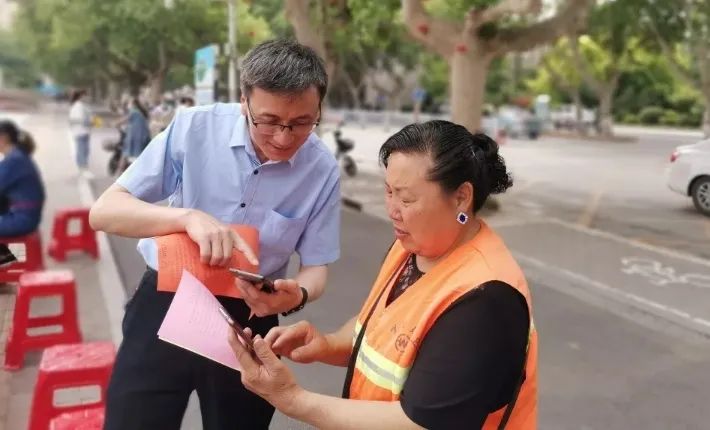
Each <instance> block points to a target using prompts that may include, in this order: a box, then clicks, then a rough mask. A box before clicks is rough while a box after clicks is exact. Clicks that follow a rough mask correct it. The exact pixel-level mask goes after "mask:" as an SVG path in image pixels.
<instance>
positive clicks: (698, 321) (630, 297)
mask: <svg viewBox="0 0 710 430" xmlns="http://www.w3.org/2000/svg"><path fill="white" fill-rule="evenodd" d="M514 255H515V257H516V258H517V259H518V260H519V261H521V262H523V263H526V264H529V265H531V266H534V267H536V268H538V269H541V270H547V271H550V272H554V273H557V275H561V276H564V277H567V278H570V279H572V280H575V281H577V282H580V283H582V284H586V285H588V286H590V287H592V288H595V289H597V290H600V291H605V292H607V293H610V294H612V295H615V296H617V297H620V298H622V299H626V301H630V302H632V303H634V304H636V305H637V306H638V305H643V306H644V307H646V308H652V309H656V310H658V311H660V312H662V313H666V314H669V315H673V316H675V317H677V318H680V319H681V320H683V321H684V322H686V323H691V326H697V325H704V326H707V327H710V321H706V320H704V319H702V318H699V317H695V316H693V315H691V314H689V313H687V312H685V311H682V310H680V309H677V308H674V307H672V306H667V305H664V304H661V303H658V302H655V301H653V300H649V299H646V298H644V297H641V296H638V295H636V294H633V293H628V292H626V291H622V290H619V289H617V288H614V287H612V286H610V285H607V284H605V283H603V282H599V281H597V280H595V279H592V278H589V277H587V276H585V275H582V274H581V273H577V272H573V271H571V270H567V269H563V268H561V267H556V266H552V265H550V264H547V263H544V262H542V261H540V260H538V259H536V258H534V257H530V256H527V255H524V254H521V253H518V252H515V253H514ZM703 331H705V329H703Z"/></svg>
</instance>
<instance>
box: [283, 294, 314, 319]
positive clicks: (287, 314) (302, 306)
mask: <svg viewBox="0 0 710 430" xmlns="http://www.w3.org/2000/svg"><path fill="white" fill-rule="evenodd" d="M301 293H303V299H301V303H299V305H298V306H296V307H295V308H293V309H291V310H290V311H286V312H282V313H281V315H283V316H285V317H287V316H289V315H291V314H293V313H296V312H298V311H300V310H301V309H303V308H305V307H306V303H308V290H307V289H305V288H303V287H301Z"/></svg>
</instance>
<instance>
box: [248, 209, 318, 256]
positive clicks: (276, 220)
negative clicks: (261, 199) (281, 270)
mask: <svg viewBox="0 0 710 430" xmlns="http://www.w3.org/2000/svg"><path fill="white" fill-rule="evenodd" d="M306 221H307V219H306V217H302V218H289V217H287V216H285V215H281V214H280V213H278V212H276V211H275V210H270V211H268V212H267V213H266V219H265V222H264V224H263V227H262V229H261V231H260V232H259V235H260V242H261V252H260V254H261V255H262V256H264V257H272V256H290V255H291V254H293V252H294V251H295V249H296V244H297V243H298V239H300V238H301V234H302V233H303V230H304V229H305V226H306Z"/></svg>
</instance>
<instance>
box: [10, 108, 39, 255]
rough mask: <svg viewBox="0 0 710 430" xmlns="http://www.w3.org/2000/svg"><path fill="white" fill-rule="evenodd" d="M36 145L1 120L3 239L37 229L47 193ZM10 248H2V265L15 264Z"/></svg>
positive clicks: (13, 125)
mask: <svg viewBox="0 0 710 430" xmlns="http://www.w3.org/2000/svg"><path fill="white" fill-rule="evenodd" d="M34 149H35V143H34V141H33V139H32V137H31V136H30V135H29V134H28V133H26V132H22V131H20V129H18V128H17V126H16V125H15V124H14V123H12V122H11V121H0V154H2V156H3V158H2V160H1V161H0V237H13V236H22V235H25V234H28V233H32V232H33V231H35V230H37V227H39V223H40V221H41V219H42V208H43V207H44V200H45V192H44V185H43V183H42V177H41V176H40V173H39V169H37V166H36V165H35V163H34V161H32V158H31V155H32V153H33V152H34ZM13 261H15V260H14V256H13V255H12V253H11V252H10V250H9V249H8V248H7V246H4V245H3V246H0V266H2V265H5V264H9V263H12V262H13Z"/></svg>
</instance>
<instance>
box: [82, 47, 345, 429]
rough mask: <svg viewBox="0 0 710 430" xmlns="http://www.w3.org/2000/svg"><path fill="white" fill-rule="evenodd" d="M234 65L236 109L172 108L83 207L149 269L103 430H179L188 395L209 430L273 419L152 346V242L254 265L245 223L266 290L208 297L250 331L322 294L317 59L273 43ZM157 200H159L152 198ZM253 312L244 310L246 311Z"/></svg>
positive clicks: (206, 373) (329, 238) (323, 157)
mask: <svg viewBox="0 0 710 430" xmlns="http://www.w3.org/2000/svg"><path fill="white" fill-rule="evenodd" d="M242 69H243V70H242V93H243V95H242V99H241V103H240V104H216V105H210V106H200V107H195V108H191V109H187V110H184V111H182V112H181V113H179V114H178V115H176V117H175V119H174V120H173V122H172V123H171V124H170V126H169V127H168V128H167V129H166V130H165V131H163V132H162V133H160V134H159V135H158V136H156V138H155V139H154V140H153V141H152V142H151V143H150V145H149V146H148V147H147V148H146V149H145V151H144V152H143V153H142V154H141V156H140V157H139V158H138V159H137V160H136V161H135V162H134V163H133V164H132V165H131V166H130V168H129V169H128V170H127V171H126V172H125V173H124V174H123V175H122V176H121V177H120V178H119V179H118V180H117V181H116V183H115V184H114V185H113V186H112V187H111V188H109V189H108V190H107V191H106V192H105V193H104V194H103V195H102V196H101V197H100V198H99V199H98V200H97V202H96V204H95V205H94V207H93V208H92V210H91V224H92V226H93V227H94V228H95V229H97V230H103V231H106V232H108V233H113V234H117V235H121V236H128V237H138V238H141V240H140V242H139V244H138V250H139V252H140V253H141V255H142V256H143V258H144V260H145V262H146V265H147V266H148V269H147V270H146V273H145V275H144V277H143V280H142V281H141V284H140V286H139V287H138V289H137V291H136V292H135V294H134V297H133V298H132V299H131V300H130V301H129V303H128V305H127V306H126V315H125V316H124V321H123V331H124V340H123V343H122V344H121V347H120V349H119V352H118V355H117V358H116V363H115V365H114V371H113V375H112V378H111V382H110V384H109V389H108V394H107V409H106V424H105V428H106V429H107V430H114V429H131V430H140V429H157V428H166V429H168V428H179V426H180V421H181V420H182V416H183V414H184V410H185V406H186V404H187V400H188V397H189V395H190V393H191V392H192V391H193V390H196V391H197V394H198V396H199V398H200V409H201V412H202V419H203V426H204V428H205V429H208V430H209V429H227V428H229V429H237V428H243V429H261V428H263V429H266V428H268V425H269V422H270V420H271V417H272V415H273V408H272V407H271V406H270V405H269V404H268V403H266V402H265V401H263V400H262V399H261V398H259V397H258V396H256V395H254V394H252V393H250V392H249V391H248V390H246V389H245V388H244V387H243V385H242V384H241V380H240V375H239V373H238V372H235V371H234V370H232V369H229V368H227V367H225V366H222V365H220V364H218V363H215V362H212V361H210V360H208V359H205V358H203V357H201V356H197V355H195V354H193V353H191V352H188V351H186V350H183V349H181V348H178V347H175V346H173V345H171V344H168V343H166V342H162V341H160V340H158V338H157V335H156V334H157V331H158V328H159V327H160V324H161V322H162V320H163V317H164V316H165V313H166V311H167V309H168V307H169V306H170V302H171V301H172V297H173V293H167V292H162V291H161V292H159V291H157V289H156V283H157V275H156V273H157V272H156V271H157V270H159V269H160V268H159V267H158V258H157V246H156V243H155V240H154V239H152V238H153V237H155V236H161V235H165V234H170V233H175V232H185V233H187V234H188V235H189V237H190V238H191V239H192V240H193V241H195V243H197V244H198V245H199V248H200V256H201V258H202V261H203V263H205V264H210V265H220V266H224V265H226V264H227V263H228V261H229V258H230V256H231V253H232V250H233V249H235V248H236V249H237V250H239V251H242V252H243V253H244V254H245V255H246V256H247V258H249V259H250V260H252V262H254V263H257V258H256V256H255V255H254V254H253V252H252V250H251V249H249V247H248V246H247V245H246V243H245V242H244V241H243V240H242V238H241V237H239V236H238V235H237V234H236V233H235V232H234V231H232V230H231V229H230V228H229V224H247V225H252V226H254V227H256V228H257V229H258V230H259V240H260V244H259V247H260V256H259V258H258V263H259V267H260V271H261V273H262V274H263V275H266V276H267V277H269V278H272V279H276V281H275V289H276V291H275V292H274V293H272V294H268V293H266V292H262V291H261V290H259V289H258V288H257V286H254V285H252V284H249V283H246V282H237V283H235V289H238V290H239V291H240V293H241V296H242V299H234V298H227V297H218V299H219V301H220V303H221V304H222V305H223V306H224V307H225V308H226V309H227V311H228V312H229V313H230V314H231V315H232V316H233V317H234V318H235V319H236V320H237V321H238V322H239V323H240V324H241V325H242V326H247V327H249V328H251V330H252V332H253V333H254V334H260V335H261V336H264V335H266V333H267V332H268V331H269V329H271V328H272V327H274V326H276V325H278V318H277V315H278V314H279V313H283V314H288V313H292V312H295V311H298V310H300V309H301V308H303V306H305V304H306V302H307V301H311V300H314V299H316V298H318V297H319V296H320V295H321V294H322V292H323V289H324V287H325V283H326V278H327V265H328V264H330V263H333V262H335V261H336V260H337V259H338V257H339V249H340V248H339V246H340V244H339V230H340V187H339V183H340V179H339V170H338V165H337V163H336V161H335V159H334V158H333V156H332V155H331V153H330V152H329V151H328V150H327V149H326V148H325V146H324V145H323V143H322V142H321V141H320V139H319V138H318V136H316V135H315V134H313V133H312V131H313V130H314V128H315V127H316V125H317V124H318V121H319V120H320V114H321V111H320V105H321V102H322V100H323V97H324V95H325V91H326V88H327V75H326V72H325V67H324V65H323V62H322V60H321V59H320V58H318V56H317V55H316V54H315V52H313V51H312V50H311V49H309V48H306V47H304V46H302V45H299V44H298V43H296V42H293V41H285V40H279V41H272V42H266V43H264V44H261V45H259V46H257V47H256V48H254V49H253V50H252V51H250V52H249V54H247V56H246V58H245V60H244V63H243V66H242ZM166 199H167V200H168V202H169V206H168V207H165V206H159V205H156V203H158V202H161V201H163V200H166ZM294 252H295V253H298V255H299V257H300V261H301V268H300V270H299V272H298V274H297V275H296V276H295V278H294V279H283V278H285V276H286V267H287V264H288V261H289V258H290V257H291V255H292V254H293V253H294ZM251 312H253V313H254V314H255V315H256V318H252V319H249V314H250V313H251ZM225 342H226V339H225Z"/></svg>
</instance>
